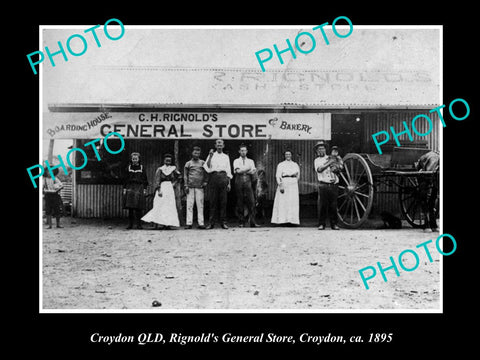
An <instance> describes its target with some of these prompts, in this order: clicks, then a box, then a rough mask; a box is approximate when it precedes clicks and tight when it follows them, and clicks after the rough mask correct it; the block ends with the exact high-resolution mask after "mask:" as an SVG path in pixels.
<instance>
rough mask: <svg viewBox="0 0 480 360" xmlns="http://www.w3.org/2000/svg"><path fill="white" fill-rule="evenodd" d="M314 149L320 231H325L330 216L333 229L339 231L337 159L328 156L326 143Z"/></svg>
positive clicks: (317, 144) (320, 143)
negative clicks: (315, 154)
mask: <svg viewBox="0 0 480 360" xmlns="http://www.w3.org/2000/svg"><path fill="white" fill-rule="evenodd" d="M314 149H315V151H316V153H317V158H315V161H314V167H315V172H316V173H317V179H318V202H317V207H318V229H319V230H324V229H325V225H326V220H327V214H328V217H329V219H330V226H331V228H332V229H333V230H338V229H339V227H338V226H337V222H338V215H337V198H338V176H337V174H336V169H335V168H336V166H338V165H337V164H338V162H337V159H336V157H330V156H327V148H326V144H325V142H324V141H319V142H317V143H316V144H315V147H314ZM337 156H338V155H337Z"/></svg>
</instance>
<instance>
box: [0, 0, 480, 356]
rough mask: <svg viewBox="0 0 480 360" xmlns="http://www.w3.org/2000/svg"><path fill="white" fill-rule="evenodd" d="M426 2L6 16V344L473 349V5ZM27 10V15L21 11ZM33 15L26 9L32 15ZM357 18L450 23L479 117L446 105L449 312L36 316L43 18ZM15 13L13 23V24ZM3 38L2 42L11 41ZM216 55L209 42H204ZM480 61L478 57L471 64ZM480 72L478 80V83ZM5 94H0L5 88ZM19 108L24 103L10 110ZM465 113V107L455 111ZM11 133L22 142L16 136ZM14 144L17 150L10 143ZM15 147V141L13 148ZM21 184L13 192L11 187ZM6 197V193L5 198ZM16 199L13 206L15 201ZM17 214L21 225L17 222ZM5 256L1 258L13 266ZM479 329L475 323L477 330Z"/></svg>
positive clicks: (66, 8)
mask: <svg viewBox="0 0 480 360" xmlns="http://www.w3.org/2000/svg"><path fill="white" fill-rule="evenodd" d="M438 4H439V5H435V6H431V7H426V8H421V7H419V6H418V2H417V4H413V5H412V4H408V3H406V2H401V3H400V2H397V3H393V2H389V3H386V2H384V3H382V4H381V5H380V6H378V7H377V6H375V5H373V4H372V3H370V2H369V3H368V4H365V5H364V6H361V7H358V5H357V8H353V7H351V5H349V4H348V3H346V2H338V5H335V6H334V7H332V8H331V9H327V8H326V7H325V6H324V4H322V3H309V4H307V3H288V2H287V3H279V2H277V3H275V4H266V3H255V4H247V3H241V4H240V3H233V4H230V3H222V4H220V5H218V6H217V5H214V4H213V3H212V4H210V3H209V4H207V3H195V4H194V5H191V4H187V3H183V2H182V3H177V4H173V5H170V6H167V5H166V4H165V3H157V4H154V5H148V4H147V3H134V2H130V3H127V4H125V5H123V6H122V5H120V4H119V3H118V2H116V3H111V4H109V5H108V6H105V7H104V8H103V9H101V8H100V7H99V4H98V3H92V4H87V3H75V2H73V3H62V4H55V3H51V2H49V3H48V5H47V4H46V3H38V4H35V5H25V9H18V12H17V14H22V15H15V14H14V13H13V12H14V10H10V12H12V14H7V13H5V14H4V17H3V18H4V20H5V21H7V23H8V24H9V26H6V25H7V23H4V24H5V26H4V37H3V39H4V42H5V41H6V42H7V45H8V46H6V49H7V50H8V51H6V52H5V55H4V57H3V58H4V61H3V64H4V66H3V70H4V74H5V76H6V78H8V79H9V80H8V84H9V86H8V88H7V90H6V92H5V93H6V94H7V99H9V102H8V103H7V104H4V111H5V109H9V110H8V114H10V115H9V116H6V117H4V121H5V122H7V123H8V124H9V126H11V127H13V128H12V129H11V130H10V129H8V130H7V131H8V133H9V134H14V136H11V135H9V136H6V137H4V148H5V149H9V150H5V153H4V155H5V154H6V155H7V157H8V158H9V159H13V160H14V161H11V160H10V161H9V163H10V164H11V165H9V166H6V167H5V170H4V174H5V175H4V177H3V179H4V184H5V182H6V184H5V185H4V189H6V188H7V187H6V186H8V188H9V189H12V191H7V193H8V194H7V195H9V196H10V195H13V196H14V198H13V199H12V202H11V203H8V204H6V206H4V208H5V209H7V210H8V211H7V213H6V214H7V215H4V216H3V218H4V221H3V222H2V223H3V225H4V226H3V228H4V231H5V234H6V236H4V237H3V240H4V244H5V245H7V246H6V247H5V248H4V257H5V258H6V259H10V261H12V262H11V265H7V267H6V269H5V270H4V271H5V273H4V279H5V285H4V289H5V291H4V292H3V291H2V293H3V298H4V300H7V305H6V307H4V309H6V311H5V312H6V314H5V315H6V318H8V319H9V320H8V321H5V322H3V324H4V326H3V327H4V331H5V330H7V333H8V336H7V337H5V338H4V339H3V340H4V341H3V343H4V345H7V346H8V347H11V349H12V350H14V352H15V353H16V354H22V353H26V352H30V351H33V353H32V355H34V356H37V355H42V356H44V355H47V356H51V357H53V358H57V357H62V358H63V357H66V356H67V357H70V356H76V355H87V354H90V355H112V356H113V355H123V354H126V352H136V353H138V354H139V355H141V354H147V353H148V354H149V355H150V356H151V355H153V356H156V357H159V358H160V357H162V356H164V355H165V354H166V352H174V353H176V354H178V355H181V354H182V353H187V352H188V353H191V354H195V355H200V353H203V352H204V351H205V352H206V353H207V354H209V355H213V354H215V353H224V354H226V355H228V354H229V355H233V354H238V353H239V351H241V350H247V353H248V354H250V355H251V356H255V355H258V354H259V351H260V350H266V351H267V352H268V353H270V354H272V353H273V352H274V351H275V352H277V351H278V352H281V353H282V354H287V353H292V354H293V353H295V354H299V353H304V352H309V353H310V355H314V356H324V355H326V354H327V353H329V354H330V353H331V354H333V355H335V356H341V355H342V354H344V353H345V352H347V351H350V352H352V354H354V355H360V354H366V355H371V354H381V355H382V356H392V355H394V354H395V355H400V356H412V357H414V358H417V356H419V355H420V354H424V355H429V356H432V355H438V354H443V353H445V351H447V350H454V351H460V350H461V351H462V352H463V351H467V348H469V347H473V344H474V343H473V335H474V334H475V332H476V324H475V321H474V319H473V316H474V314H475V310H476V309H475V305H476V302H477V301H476V300H477V296H476V295H475V291H476V285H475V284H476V282H477V273H476V272H475V271H474V270H473V265H474V263H475V262H476V256H477V253H476V252H475V249H474V246H475V245H476V242H477V239H476V234H475V230H476V223H475V213H476V212H477V211H478V210H477V209H478V205H477V204H478V203H477V200H478V195H477V193H478V190H476V187H477V179H478V177H477V174H476V168H477V167H478V165H477V160H476V157H475V155H476V152H477V146H476V143H477V141H476V129H478V126H477V125H476V121H477V119H476V106H477V99H476V97H475V95H476V94H474V91H473V89H474V86H473V85H477V83H478V75H477V72H478V70H477V67H476V66H474V61H475V60H477V58H476V45H477V44H478V37H477V35H478V30H477V27H476V26H475V18H474V14H475V11H474V8H473V5H465V4H462V3H460V2H458V1H457V2H453V3H448V8H446V7H444V6H442V5H440V3H438ZM24 10H25V11H24ZM26 10H28V14H29V15H25V14H26V13H27V11H26ZM342 15H343V16H347V17H349V18H350V19H351V20H352V22H353V24H354V26H355V25H406V24H411V25H429V24H430V25H444V30H443V36H444V47H443V54H444V63H443V66H444V97H443V98H444V103H445V104H447V106H448V104H449V103H450V102H451V101H452V100H453V99H455V98H463V99H465V100H467V101H468V103H469V104H470V108H471V113H470V116H469V118H468V119H466V120H464V121H455V120H453V119H452V118H451V117H450V116H449V114H448V111H445V112H444V118H445V120H446V124H447V127H446V128H445V129H444V130H443V136H444V137H443V158H444V163H443V174H444V190H443V199H444V207H443V209H444V227H443V232H444V233H449V234H452V235H453V236H454V237H455V238H456V240H457V243H458V248H457V250H456V252H455V253H454V254H453V255H451V256H449V257H444V284H443V295H444V313H443V314H379V313H377V314H336V313H334V314H39V305H38V291H39V288H38V287H39V284H38V279H39V277H38V275H39V274H38V259H39V253H38V251H39V247H38V242H39V240H38V239H39V237H38V236H39V234H38V192H37V191H38V190H36V189H33V187H32V184H31V182H30V179H29V177H28V175H27V174H26V171H25V169H26V168H27V167H29V166H32V165H33V164H36V163H38V102H39V97H38V95H39V94H38V76H36V75H34V74H33V73H32V71H31V68H30V65H29V63H28V61H27V58H26V54H28V53H30V52H33V51H35V50H38V38H39V37H38V35H39V34H38V32H39V29H38V26H39V25H76V24H79V25H88V24H92V25H93V24H103V23H104V22H105V21H106V20H108V19H111V18H118V19H120V20H121V21H122V22H123V24H125V25H167V24H177V25H189V24H219V25H222V24H233V25H237V24H240V25H241V24H260V25H285V24H312V25H315V24H321V23H324V22H326V21H328V22H329V23H331V22H332V21H333V19H335V18H336V17H338V16H342ZM7 18H9V19H7ZM4 45H5V43H4ZM206 51H208V49H206ZM477 64H478V60H477V61H475V65H477ZM474 78H476V79H477V80H474ZM5 93H4V94H5ZM14 104H18V105H14ZM459 111H460V110H459ZM9 139H16V140H15V142H9ZM8 144H10V145H8ZM12 144H13V145H12ZM13 189H14V190H13ZM5 199H6V198H5ZM13 204H15V207H14V209H12V207H13V206H12V205H13ZM11 220H15V221H11ZM8 263H9V261H8V260H7V262H5V264H8ZM471 325H473V327H471ZM94 332H99V333H102V334H108V335H117V334H118V333H120V332H121V333H122V334H124V335H137V334H139V333H141V332H162V333H164V334H168V333H169V332H177V333H179V332H180V333H182V334H185V335H199V334H201V333H202V332H204V333H209V332H215V333H216V334H217V335H219V334H223V333H225V332H230V333H234V334H238V335H257V334H260V333H261V332H264V333H268V332H275V333H277V334H282V335H293V336H295V337H298V335H300V334H301V333H303V332H308V333H310V334H319V335H327V334H328V333H329V332H330V333H332V334H335V335H343V336H344V337H346V338H347V337H349V336H350V335H363V336H364V338H367V337H368V334H369V333H371V332H373V333H393V341H392V342H391V343H389V344H386V343H383V344H375V343H371V344H368V343H363V344H348V343H347V344H345V345H341V344H334V343H332V344H327V343H325V344H322V345H320V346H317V345H314V344H301V343H299V342H298V341H297V342H296V343H295V345H288V344H285V345H281V344H265V343H264V344H259V345H257V344H250V345H243V344H242V345H240V344H222V343H216V344H188V345H185V346H180V345H176V344H166V345H155V344H151V345H147V346H143V347H141V346H138V345H136V344H135V343H133V344H113V345H111V346H108V345H106V344H92V343H90V341H89V338H90V335H91V334H92V333H94Z"/></svg>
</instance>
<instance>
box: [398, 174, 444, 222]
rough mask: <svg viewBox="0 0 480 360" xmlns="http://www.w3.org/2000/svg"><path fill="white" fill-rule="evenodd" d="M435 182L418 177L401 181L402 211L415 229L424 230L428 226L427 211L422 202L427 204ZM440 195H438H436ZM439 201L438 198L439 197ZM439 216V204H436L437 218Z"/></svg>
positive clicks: (404, 178)
mask: <svg viewBox="0 0 480 360" xmlns="http://www.w3.org/2000/svg"><path fill="white" fill-rule="evenodd" d="M432 188H433V182H432V181H429V179H428V178H425V179H422V178H420V179H419V178H418V177H417V176H406V177H402V179H401V181H400V188H399V193H398V194H399V197H400V209H401V211H402V214H403V216H404V217H405V219H406V220H407V222H408V223H409V224H410V225H411V226H412V227H414V228H423V227H425V226H427V225H428V224H426V222H427V214H425V211H427V210H426V209H423V207H422V201H424V202H426V200H427V197H428V195H427V194H430V193H431V192H432V191H436V190H435V189H432ZM435 195H438V194H435ZM437 199H438V196H437ZM437 215H438V202H436V204H435V218H437Z"/></svg>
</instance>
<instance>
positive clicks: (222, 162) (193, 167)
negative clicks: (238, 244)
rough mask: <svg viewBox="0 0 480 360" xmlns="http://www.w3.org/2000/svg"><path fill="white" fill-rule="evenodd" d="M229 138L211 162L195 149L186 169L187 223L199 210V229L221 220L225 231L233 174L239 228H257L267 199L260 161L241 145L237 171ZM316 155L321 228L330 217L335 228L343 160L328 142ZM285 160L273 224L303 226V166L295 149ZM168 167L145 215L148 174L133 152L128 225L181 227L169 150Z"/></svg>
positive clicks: (219, 145)
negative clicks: (206, 207) (226, 147)
mask: <svg viewBox="0 0 480 360" xmlns="http://www.w3.org/2000/svg"><path fill="white" fill-rule="evenodd" d="M223 149H224V141H223V140H221V139H218V140H216V141H215V150H214V149H211V150H210V152H209V154H208V156H207V158H206V160H202V159H200V156H201V149H200V148H199V147H194V148H193V149H192V158H191V159H190V160H189V161H187V162H186V164H185V166H184V168H183V180H184V192H185V194H186V226H185V228H187V229H191V228H192V226H193V213H194V208H195V207H196V210H197V222H198V228H199V229H212V228H214V227H215V225H216V223H218V224H219V225H220V227H221V228H223V229H228V226H227V193H228V192H229V191H230V190H231V187H232V186H231V181H232V179H233V178H234V177H235V178H234V191H235V195H236V201H237V203H236V207H235V213H236V215H237V217H238V220H239V226H240V227H244V226H250V227H257V226H258V225H257V223H256V221H255V215H256V210H255V209H256V204H258V203H259V202H260V203H261V202H262V201H264V198H265V194H266V187H267V186H266V184H265V182H264V181H262V180H263V179H264V177H265V172H264V171H263V170H259V171H257V169H256V167H255V162H254V161H253V160H252V159H250V158H248V157H247V153H248V149H247V146H246V145H241V146H240V147H239V150H238V152H239V157H238V158H236V159H235V160H234V161H233V173H232V168H231V165H230V158H229V156H228V155H227V154H225V153H224V152H223ZM315 150H316V153H317V158H316V159H315V161H314V167H315V171H316V174H317V178H318V226H319V229H320V230H323V229H325V226H326V221H327V217H328V218H329V220H330V226H331V228H332V229H335V230H338V229H339V227H338V226H337V222H338V220H337V197H338V181H339V178H338V173H339V172H340V171H341V170H342V168H343V162H342V159H341V157H340V156H339V155H338V149H337V148H336V147H332V151H331V154H330V155H327V153H326V144H325V143H324V142H323V141H319V142H318V143H317V144H315ZM284 158H285V160H284V161H282V162H280V163H279V164H278V166H277V170H276V176H275V178H276V182H277V189H276V193H275V199H274V203H273V210H272V218H271V222H272V223H273V224H293V225H298V224H300V219H299V189H298V181H299V178H300V167H299V166H298V164H297V163H296V162H294V161H293V160H292V152H291V151H289V150H287V151H285V152H284ZM163 161H164V163H163V165H162V166H161V167H159V168H158V169H157V171H156V173H155V179H154V200H153V207H152V209H151V210H150V211H149V212H147V213H146V214H145V215H144V216H143V217H142V216H141V214H142V211H143V210H144V208H145V197H146V195H147V185H148V181H147V176H146V172H145V169H144V168H143V165H142V164H141V160H140V154H139V153H137V152H135V153H132V154H131V156H130V164H129V166H128V168H127V177H126V181H125V183H124V189H123V201H124V204H123V207H124V208H126V209H128V213H129V224H128V227H127V229H132V228H133V226H134V223H135V224H136V228H139V229H140V228H142V225H141V221H145V222H152V223H155V224H156V226H158V225H159V226H161V228H162V229H168V228H170V227H171V226H173V227H178V226H180V221H179V218H178V211H177V204H176V198H175V192H174V186H173V184H174V182H175V181H176V180H177V179H178V178H179V177H180V176H182V173H181V172H180V171H179V170H178V169H177V168H176V166H175V165H173V157H172V155H170V154H165V155H164V156H163ZM207 188H208V192H207V193H208V200H209V216H208V225H205V221H204V215H203V213H204V199H205V193H206V189H207Z"/></svg>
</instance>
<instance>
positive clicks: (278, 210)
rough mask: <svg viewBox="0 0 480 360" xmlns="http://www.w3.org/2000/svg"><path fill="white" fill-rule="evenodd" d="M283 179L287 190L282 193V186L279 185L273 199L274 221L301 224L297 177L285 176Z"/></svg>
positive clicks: (275, 222) (276, 222)
mask: <svg viewBox="0 0 480 360" xmlns="http://www.w3.org/2000/svg"><path fill="white" fill-rule="evenodd" d="M282 180H283V188H284V189H285V191H284V193H283V194H282V193H281V192H280V187H278V186H277V191H276V193H275V200H274V201H273V210H272V223H274V224H284V223H291V224H300V219H299V215H298V214H299V199H298V181H297V178H291V177H285V178H283V179H282Z"/></svg>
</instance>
